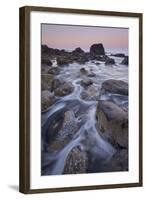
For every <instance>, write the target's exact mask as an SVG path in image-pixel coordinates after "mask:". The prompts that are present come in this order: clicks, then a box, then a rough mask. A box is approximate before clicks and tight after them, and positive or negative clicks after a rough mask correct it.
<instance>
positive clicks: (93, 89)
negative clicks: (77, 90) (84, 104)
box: [81, 85, 100, 101]
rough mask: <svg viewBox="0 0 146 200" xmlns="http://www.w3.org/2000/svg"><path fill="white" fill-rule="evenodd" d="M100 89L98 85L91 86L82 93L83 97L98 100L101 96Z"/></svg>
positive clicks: (87, 99) (88, 99)
mask: <svg viewBox="0 0 146 200" xmlns="http://www.w3.org/2000/svg"><path fill="white" fill-rule="evenodd" d="M99 93H100V89H99V87H98V86H93V85H91V86H89V87H87V88H86V90H83V92H82V93H81V98H82V99H84V100H86V101H91V100H92V101H97V100H98V98H99Z"/></svg>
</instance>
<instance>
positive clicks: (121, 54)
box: [111, 53, 125, 58]
mask: <svg viewBox="0 0 146 200" xmlns="http://www.w3.org/2000/svg"><path fill="white" fill-rule="evenodd" d="M111 56H115V57H119V58H124V57H125V54H124V53H116V54H111Z"/></svg>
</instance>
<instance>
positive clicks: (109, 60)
mask: <svg viewBox="0 0 146 200" xmlns="http://www.w3.org/2000/svg"><path fill="white" fill-rule="evenodd" d="M114 64H115V60H114V59H113V58H107V59H106V62H105V65H114Z"/></svg>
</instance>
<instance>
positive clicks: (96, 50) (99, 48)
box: [90, 43, 105, 57]
mask: <svg viewBox="0 0 146 200" xmlns="http://www.w3.org/2000/svg"><path fill="white" fill-rule="evenodd" d="M90 54H91V56H92V57H94V56H95V57H96V56H97V55H105V50H104V47H103V44H102V43H99V44H93V45H92V46H91V47H90Z"/></svg>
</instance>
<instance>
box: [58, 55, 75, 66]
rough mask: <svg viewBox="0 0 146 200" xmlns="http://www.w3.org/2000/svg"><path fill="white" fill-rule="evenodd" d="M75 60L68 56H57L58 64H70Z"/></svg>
mask: <svg viewBox="0 0 146 200" xmlns="http://www.w3.org/2000/svg"><path fill="white" fill-rule="evenodd" d="M72 62H73V60H72V59H71V58H70V57H68V56H61V57H57V64H58V65H60V66H65V65H69V64H70V63H72Z"/></svg>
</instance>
